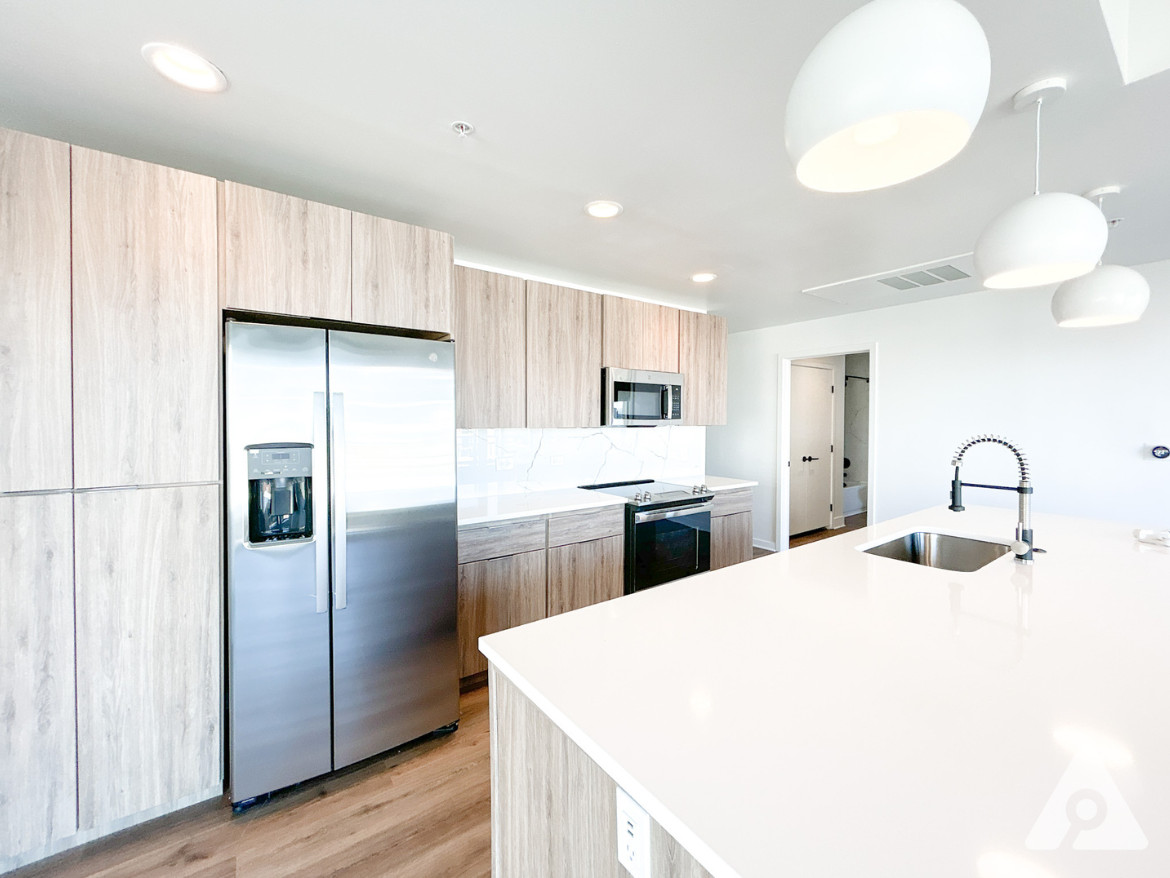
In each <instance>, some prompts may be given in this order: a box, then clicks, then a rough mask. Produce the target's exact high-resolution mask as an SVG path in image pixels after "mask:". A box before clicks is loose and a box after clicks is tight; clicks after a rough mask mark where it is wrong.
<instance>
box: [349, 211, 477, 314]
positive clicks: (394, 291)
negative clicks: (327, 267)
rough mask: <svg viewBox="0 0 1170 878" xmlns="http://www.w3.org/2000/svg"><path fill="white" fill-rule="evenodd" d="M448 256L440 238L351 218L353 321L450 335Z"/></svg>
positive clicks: (444, 237)
mask: <svg viewBox="0 0 1170 878" xmlns="http://www.w3.org/2000/svg"><path fill="white" fill-rule="evenodd" d="M452 254H453V246H452V241H451V236H450V235H449V234H447V233H446V232H437V231H435V230H434V229H424V228H421V227H419V226H411V225H407V224H406V223H400V222H395V221H394V220H388V219H382V218H381V217H376V216H368V215H367V214H364V213H355V214H353V319H354V320H356V321H357V322H358V323H374V324H377V325H380V326H396V327H400V328H403V329H419V330H426V331H430V332H446V333H450V332H452V331H453V327H454V313H453V305H452V296H453V293H452V282H453V281H452V276H453V274H454V263H453V262H452V259H453V255H452Z"/></svg>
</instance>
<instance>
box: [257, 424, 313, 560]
mask: <svg viewBox="0 0 1170 878" xmlns="http://www.w3.org/2000/svg"><path fill="white" fill-rule="evenodd" d="M246 450H247V452H248V542H249V543H252V544H253V545H255V544H257V543H271V542H276V541H286V540H307V539H312V536H313V462H312V458H313V446H312V445H310V444H308V443H303V442H283V443H282V442H268V443H265V444H263V445H248V446H246Z"/></svg>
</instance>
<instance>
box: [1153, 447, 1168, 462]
mask: <svg viewBox="0 0 1170 878" xmlns="http://www.w3.org/2000/svg"><path fill="white" fill-rule="evenodd" d="M1154 457H1156V458H1158V460H1165V459H1166V458H1167V457H1170V448H1167V447H1166V446H1165V445H1155V446H1154Z"/></svg>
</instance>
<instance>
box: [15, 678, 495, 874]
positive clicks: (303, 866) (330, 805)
mask: <svg viewBox="0 0 1170 878" xmlns="http://www.w3.org/2000/svg"><path fill="white" fill-rule="evenodd" d="M460 713H461V718H460V722H459V729H458V730H457V731H456V732H454V733H453V734H451V735H449V736H446V737H440V738H435V739H431V740H428V741H424V742H422V743H419V744H416V745H415V746H413V747H411V748H409V749H407V750H404V751H400V752H396V753H391V754H389V755H387V756H383V757H378V758H377V759H374V760H371V761H369V762H366V763H363V764H361V765H359V766H356V767H354V768H352V769H348V770H346V771H343V772H340V773H339V774H337V775H334V776H332V777H329V778H327V779H325V780H319V781H314V782H311V783H306V784H303V785H302V786H300V787H298V788H296V789H294V790H291V791H289V792H286V793H282V794H280V795H279V796H274V797H273V799H272V801H270V802H268V803H266V804H262V805H257V806H256V807H254V808H252V809H251V810H249V811H247V812H245V813H244V814H240V815H235V814H233V813H232V811H231V808H230V807H228V806H227V804H226V803H224V802H222V801H216V802H213V803H204V804H202V805H197V806H195V807H193V808H188V809H186V810H184V811H181V812H179V813H177V814H172V815H168V816H167V817H162V818H159V819H158V820H154V821H151V822H150V823H146V824H143V825H142V826H137V827H134V828H133V829H128V830H126V831H124V832H121V833H118V834H117V835H113V836H110V837H109V838H104V839H101V840H99V841H95V842H91V843H90V844H88V845H84V846H82V847H79V848H75V849H74V850H71V851H66V852H65V853H62V854H58V855H57V856H55V857H52V858H50V859H48V860H42V861H41V862H40V863H36V864H33V865H31V866H27V867H25V868H24V869H21V870H17V871H15V872H13V873H11V874H10V878H34V876H36V878H46V876H54V878H82V876H85V878H93V876H101V878H115V876H117V878H136V876H154V875H166V876H182V878H226V876H249V878H251V876H259V878H268V876H273V878H276V876H282V878H283V876H296V878H310V876H311V878H317V876H324V875H336V876H352V878H364V876H394V878H441V876H450V878H455V876H459V878H464V876H468V878H472V876H488V875H490V874H491V850H490V845H491V771H490V768H489V746H488V690H487V688H486V687H484V688H481V689H476V690H474V691H472V692H468V693H466V694H464V695H463V696H462V697H461V698H460Z"/></svg>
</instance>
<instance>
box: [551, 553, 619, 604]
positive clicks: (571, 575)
mask: <svg viewBox="0 0 1170 878" xmlns="http://www.w3.org/2000/svg"><path fill="white" fill-rule="evenodd" d="M623 544H624V540H623V538H622V537H606V538H605V539H602V540H590V541H589V542H587V543H570V544H569V545H567V546H556V547H554V548H551V549H549V550H548V614H549V615H550V616H555V615H557V614H558V613H567V612H569V611H570V610H578V609H580V608H581V607H588V606H589V605H590V604H597V603H600V602H601V601H608V600H609V599H610V598H619V597H621V596H622V593H623V591H624V590H625V576H624V572H623V569H624V568H623V564H624V562H625V558H624V555H623V552H622V547H623Z"/></svg>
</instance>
